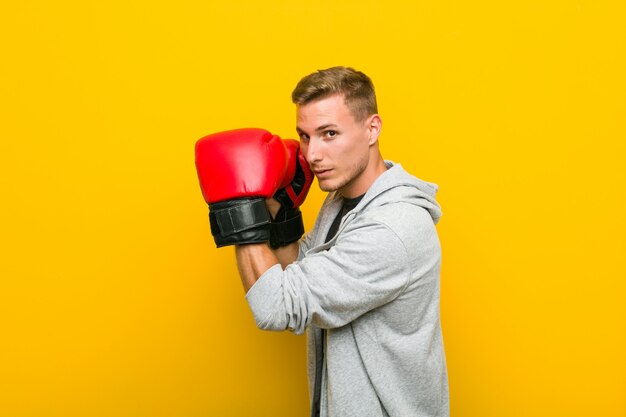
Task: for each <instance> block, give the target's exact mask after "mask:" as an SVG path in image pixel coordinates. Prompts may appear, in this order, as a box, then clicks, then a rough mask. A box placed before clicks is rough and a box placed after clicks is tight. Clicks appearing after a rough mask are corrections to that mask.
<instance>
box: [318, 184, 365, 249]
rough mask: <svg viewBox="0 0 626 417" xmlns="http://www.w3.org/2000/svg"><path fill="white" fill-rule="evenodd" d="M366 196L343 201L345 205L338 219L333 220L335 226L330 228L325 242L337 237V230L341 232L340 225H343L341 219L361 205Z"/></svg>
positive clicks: (338, 214)
mask: <svg viewBox="0 0 626 417" xmlns="http://www.w3.org/2000/svg"><path fill="white" fill-rule="evenodd" d="M364 195H365V194H362V195H360V196H358V197H354V198H344V199H343V205H342V206H341V210H339V213H337V217H335V220H333V224H332V225H331V226H330V229H329V230H328V234H327V235H326V240H325V242H328V241H329V240H331V239H332V238H333V237H334V236H335V234H337V230H339V225H340V224H341V219H343V216H345V215H346V214H348V213H349V212H350V210H352V209H353V208H355V207H356V206H357V204H359V201H361V200H362V199H363V196H364Z"/></svg>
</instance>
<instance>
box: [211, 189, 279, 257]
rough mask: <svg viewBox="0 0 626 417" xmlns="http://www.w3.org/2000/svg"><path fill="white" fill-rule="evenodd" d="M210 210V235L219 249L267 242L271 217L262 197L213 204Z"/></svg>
mask: <svg viewBox="0 0 626 417" xmlns="http://www.w3.org/2000/svg"><path fill="white" fill-rule="evenodd" d="M209 210H210V211H209V223H210V225H211V233H212V234H213V238H214V239H215V244H216V245H217V247H218V248H219V247H222V246H227V245H241V244H244V243H263V242H267V241H268V240H269V239H270V222H271V217H270V214H269V212H268V210H267V206H266V205H265V200H264V199H263V198H241V199H235V200H229V201H223V202H219V203H212V204H209Z"/></svg>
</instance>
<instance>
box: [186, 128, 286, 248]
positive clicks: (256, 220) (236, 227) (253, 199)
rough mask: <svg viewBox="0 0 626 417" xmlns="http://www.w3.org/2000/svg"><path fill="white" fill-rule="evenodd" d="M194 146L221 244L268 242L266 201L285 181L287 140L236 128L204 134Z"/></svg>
mask: <svg viewBox="0 0 626 417" xmlns="http://www.w3.org/2000/svg"><path fill="white" fill-rule="evenodd" d="M195 150H196V169H197V172H198V179H199V180H200V188H201V189H202V195H203V196H204V199H205V201H206V202H207V203H208V204H209V221H210V225H211V233H212V234H213V238H214V239H215V244H216V245H217V247H218V248H219V247H222V246H227V245H240V244H245V243H262V242H267V241H269V239H270V223H271V216H270V214H269V211H268V210H267V206H266V204H265V199H266V198H269V197H271V196H272V195H274V193H275V192H276V190H277V189H278V188H279V186H281V185H282V181H283V179H284V176H285V172H286V170H287V151H286V148H285V145H284V143H283V141H282V140H281V139H280V138H279V137H278V136H276V135H272V134H271V133H270V132H268V131H266V130H263V129H254V128H249V129H237V130H230V131H226V132H220V133H215V134H212V135H208V136H205V137H203V138H202V139H200V140H198V141H197V142H196V147H195Z"/></svg>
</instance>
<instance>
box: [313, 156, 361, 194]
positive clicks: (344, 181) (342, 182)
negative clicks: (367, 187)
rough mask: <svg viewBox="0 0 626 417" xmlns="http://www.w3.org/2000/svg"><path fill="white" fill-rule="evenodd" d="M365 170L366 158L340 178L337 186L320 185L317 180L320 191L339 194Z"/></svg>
mask: <svg viewBox="0 0 626 417" xmlns="http://www.w3.org/2000/svg"><path fill="white" fill-rule="evenodd" d="M366 168H367V159H366V158H364V159H361V160H359V161H357V162H356V163H355V164H354V165H352V166H351V167H350V169H349V170H348V172H347V173H346V175H344V176H343V178H340V179H339V182H338V183H337V184H327V185H324V184H322V183H320V182H319V180H318V183H319V186H320V189H321V190H322V191H326V192H331V191H338V192H339V193H341V192H342V190H343V189H345V188H346V187H347V186H349V185H350V184H352V183H353V182H354V181H355V180H356V179H357V178H359V176H360V175H361V174H362V173H363V172H364V171H365V169H366Z"/></svg>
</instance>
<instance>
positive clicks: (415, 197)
mask: <svg viewBox="0 0 626 417" xmlns="http://www.w3.org/2000/svg"><path fill="white" fill-rule="evenodd" d="M385 165H386V166H387V171H385V172H383V173H382V174H381V175H380V176H379V177H378V178H376V181H374V183H373V184H372V186H371V187H370V188H369V189H368V190H367V192H366V193H365V195H364V196H363V199H362V200H361V201H360V202H359V204H358V205H357V206H356V207H355V208H354V209H353V210H352V211H351V213H354V214H356V213H358V212H360V211H361V210H363V209H364V208H365V207H367V206H369V205H374V206H380V205H384V204H388V203H392V202H398V201H404V202H406V203H409V204H413V205H416V206H419V207H423V208H424V209H426V210H427V211H428V213H429V214H430V217H432V219H433V223H434V224H437V222H439V218H440V217H441V214H442V213H441V207H440V206H439V203H437V200H436V199H435V194H436V193H437V190H438V189H439V186H438V185H437V184H435V183H432V182H427V181H423V180H421V179H419V178H416V177H414V176H413V175H411V174H409V173H408V172H406V171H405V170H404V168H402V165H400V164H396V163H394V162H392V161H385ZM334 194H335V195H334V196H333V197H334V198H341V197H340V196H339V195H337V194H336V193H334Z"/></svg>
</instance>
